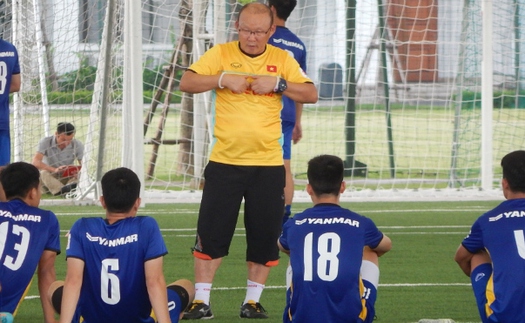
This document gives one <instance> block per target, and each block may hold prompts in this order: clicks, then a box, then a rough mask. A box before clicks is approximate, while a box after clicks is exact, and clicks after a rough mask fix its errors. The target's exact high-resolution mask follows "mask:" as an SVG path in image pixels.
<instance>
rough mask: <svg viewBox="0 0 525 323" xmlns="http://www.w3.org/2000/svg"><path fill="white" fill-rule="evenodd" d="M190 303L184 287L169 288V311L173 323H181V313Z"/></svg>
mask: <svg viewBox="0 0 525 323" xmlns="http://www.w3.org/2000/svg"><path fill="white" fill-rule="evenodd" d="M188 303H189V296H188V292H187V291H186V290H185V289H184V288H182V286H177V285H170V286H168V310H169V313H170V318H171V322H172V323H177V322H179V317H180V313H182V312H184V309H185V308H186V306H188Z"/></svg>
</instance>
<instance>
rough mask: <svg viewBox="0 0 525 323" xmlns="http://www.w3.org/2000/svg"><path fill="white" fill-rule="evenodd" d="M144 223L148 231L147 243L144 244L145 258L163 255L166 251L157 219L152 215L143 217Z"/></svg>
mask: <svg viewBox="0 0 525 323" xmlns="http://www.w3.org/2000/svg"><path fill="white" fill-rule="evenodd" d="M144 219H145V221H144V225H145V227H146V228H147V232H148V244H147V245H146V252H145V260H144V261H147V260H150V259H154V258H158V257H161V256H164V255H165V254H167V253H168V249H167V248H166V244H165V243H164V238H163V237H162V233H161V232H160V229H159V225H158V224H157V221H155V219H153V218H152V217H144Z"/></svg>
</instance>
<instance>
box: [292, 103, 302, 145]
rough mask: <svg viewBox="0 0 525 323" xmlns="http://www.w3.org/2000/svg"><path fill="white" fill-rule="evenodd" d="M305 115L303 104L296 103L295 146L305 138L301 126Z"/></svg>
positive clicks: (293, 138)
mask: <svg viewBox="0 0 525 323" xmlns="http://www.w3.org/2000/svg"><path fill="white" fill-rule="evenodd" d="M302 115H303V104H302V103H298V102H295V126H294V128H293V132H292V141H293V143H294V144H296V143H298V142H299V140H301V138H303V126H302V125H301V117H302Z"/></svg>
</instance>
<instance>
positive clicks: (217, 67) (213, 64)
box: [188, 45, 222, 75]
mask: <svg viewBox="0 0 525 323" xmlns="http://www.w3.org/2000/svg"><path fill="white" fill-rule="evenodd" d="M220 47H221V46H219V45H216V46H213V47H212V48H210V49H208V50H207V51H206V52H205V53H204V55H202V56H201V57H200V58H199V60H198V61H196V62H195V63H193V64H191V66H190V67H189V68H188V69H190V70H192V71H194V72H195V73H197V74H201V75H216V74H218V73H219V72H221V71H222V64H221V49H220Z"/></svg>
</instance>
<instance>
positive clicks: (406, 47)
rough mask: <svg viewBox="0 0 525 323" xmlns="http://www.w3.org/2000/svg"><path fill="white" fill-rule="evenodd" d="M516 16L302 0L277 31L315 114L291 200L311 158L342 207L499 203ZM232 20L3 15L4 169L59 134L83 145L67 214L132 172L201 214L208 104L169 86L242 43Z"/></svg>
mask: <svg viewBox="0 0 525 323" xmlns="http://www.w3.org/2000/svg"><path fill="white" fill-rule="evenodd" d="M245 2H247V1H243V3H245ZM522 2H523V0H502V1H498V2H493V1H490V0H486V1H482V2H480V1H476V0H463V1H454V0H440V1H436V0H363V1H355V0H325V1H320V0H304V1H298V5H297V7H296V9H295V10H294V12H293V13H292V15H291V16H290V18H289V19H288V21H287V22H286V26H287V27H288V28H289V29H290V30H292V31H293V32H295V33H296V34H297V35H298V36H299V37H300V38H301V40H303V42H304V43H305V45H306V48H307V52H308V54H307V74H308V75H309V76H310V77H311V78H312V80H313V81H314V83H315V84H316V86H317V88H318V90H319V93H320V99H319V101H318V102H317V103H316V104H307V105H305V106H304V111H303V116H302V122H301V123H302V128H303V138H302V139H301V141H300V142H299V143H298V144H296V145H293V147H292V159H291V167H292V172H293V174H294V178H295V184H296V200H308V196H307V195H306V194H305V193H304V192H305V191H304V186H305V184H306V167H307V162H308V160H309V159H311V158H312V157H314V156H316V155H319V154H333V155H337V156H340V157H341V158H342V159H343V160H344V161H345V168H346V170H347V171H346V172H345V180H346V181H347V187H348V189H347V191H346V192H345V193H344V194H343V198H348V199H361V198H362V199H374V198H377V199H396V198H403V199H414V200H416V199H422V198H429V199H437V198H441V197H443V198H445V199H456V198H469V197H472V198H486V197H487V196H491V197H494V198H501V192H500V190H499V181H500V177H501V170H500V167H499V161H500V159H501V158H502V157H503V156H504V155H505V154H506V153H508V152H510V151H512V150H516V149H522V148H523V147H524V146H525V126H524V125H525V92H524V89H523V86H524V85H525V83H524V78H523V75H524V72H525V55H522V54H521V53H522V51H523V50H525V36H524V35H525V31H524V30H523V28H525V24H524V23H523V22H524V21H523V19H524V18H523V17H525V12H524V10H525V9H523V8H524V7H525V6H524V4H523V3H522ZM241 5H242V4H241V3H239V2H236V1H234V0H160V1H148V0H141V1H125V0H111V1H103V0H79V1H78V0H60V1H59V0H21V1H13V2H3V4H2V3H0V15H1V17H0V18H1V19H3V21H5V23H4V25H3V26H2V27H3V28H2V29H1V31H2V32H3V38H5V39H7V40H11V41H12V42H13V43H14V44H15V45H16V46H17V48H18V51H19V55H20V62H21V69H22V91H21V92H20V93H17V94H14V95H13V100H12V101H13V102H12V106H11V107H12V114H11V125H12V127H11V131H12V132H11V135H12V145H13V149H12V151H13V161H15V160H17V161H18V160H24V161H29V162H30V161H31V159H32V157H33V155H34V154H35V152H36V148H37V145H38V141H39V140H40V139H41V138H42V137H44V136H48V135H52V134H53V133H54V129H55V127H56V124H57V123H58V122H61V121H68V122H72V123H73V124H74V125H75V127H76V129H77V134H76V138H77V139H79V140H81V141H83V142H84V144H85V146H86V154H85V156H84V160H83V165H84V166H85V167H83V168H82V172H81V185H80V190H79V191H78V192H76V193H75V194H73V195H71V196H70V200H74V201H89V200H96V198H97V195H98V193H97V188H96V183H97V181H98V180H99V179H100V177H101V175H102V174H103V173H104V172H106V171H107V170H109V169H112V168H115V167H120V166H126V167H130V168H132V169H134V170H135V171H136V172H137V173H138V174H140V178H141V181H142V183H143V190H144V191H143V196H144V197H145V201H148V200H151V201H160V200H164V201H173V202H177V201H186V200H191V201H199V194H200V192H201V188H202V179H203V171H204V167H205V165H206V163H207V161H208V153H209V148H210V144H211V143H212V136H211V131H210V129H211V127H212V125H213V119H212V116H211V114H210V100H211V97H210V94H209V93H204V94H199V95H193V96H190V95H188V94H185V93H181V92H180V91H179V88H178V83H179V81H180V77H181V75H182V73H183V72H184V70H185V69H186V68H187V67H188V66H189V64H191V62H192V61H194V60H196V59H198V57H200V55H202V54H203V53H204V52H205V51H206V50H207V49H208V48H209V47H210V46H213V45H214V44H217V43H222V42H226V41H230V40H233V39H236V37H237V31H236V30H235V28H234V24H235V19H236V18H237V17H236V13H237V12H238V9H239V8H240V6H241ZM109 6H114V7H113V8H114V9H113V15H112V17H113V18H114V22H113V23H108V22H107V18H109V16H108V15H107V14H106V12H107V10H108V7H109ZM105 32H107V33H108V34H106V35H104V33H105ZM509 34H512V35H513V37H508V35H509ZM107 36H110V38H108V37H107ZM105 41H106V42H108V45H109V46H108V47H104V46H105V45H104V42H105ZM175 54H176V55H175ZM491 57H492V58H491ZM172 60H173V61H172ZM106 64H107V65H108V66H107V67H106ZM166 71H169V73H166ZM166 75H169V78H170V79H169V82H165V81H166V80H165V77H166ZM163 78H164V81H163ZM103 106H105V108H104V109H106V110H105V111H104V110H103ZM157 106H158V107H159V109H155V108H154V107H157ZM160 107H162V108H160ZM144 120H147V122H144ZM152 133H154V135H152ZM145 169H148V174H145V171H144V170H145ZM150 170H151V172H152V173H151V174H150V173H149V171H150ZM45 198H46V196H44V199H45Z"/></svg>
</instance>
